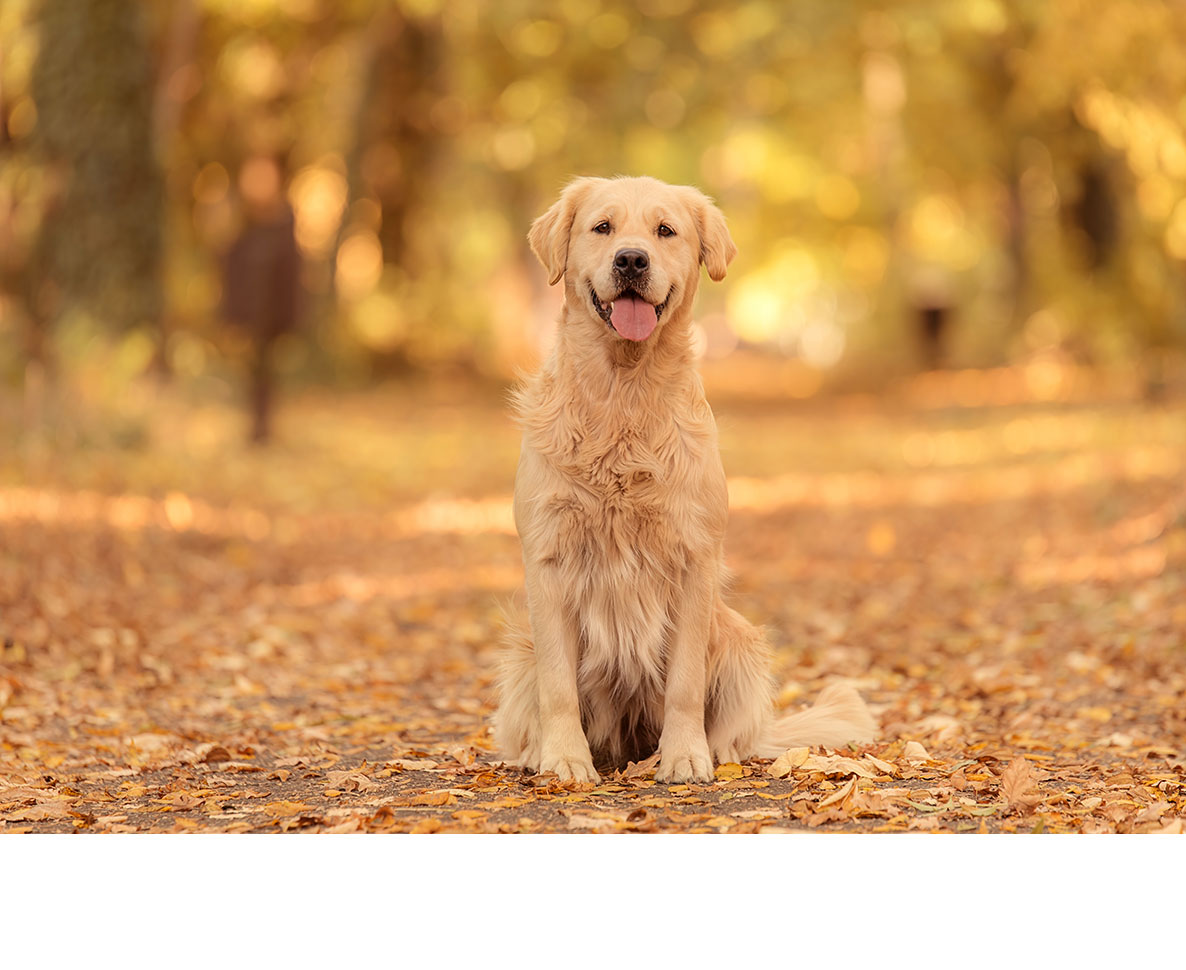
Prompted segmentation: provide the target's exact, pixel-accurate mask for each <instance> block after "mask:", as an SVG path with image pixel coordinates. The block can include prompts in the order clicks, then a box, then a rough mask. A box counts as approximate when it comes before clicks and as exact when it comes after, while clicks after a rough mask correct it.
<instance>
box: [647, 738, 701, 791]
mask: <svg viewBox="0 0 1186 970" xmlns="http://www.w3.org/2000/svg"><path fill="white" fill-rule="evenodd" d="M660 750H661V751H662V748H660ZM655 781H658V782H662V783H664V784H672V783H682V782H686V781H712V755H711V754H710V753H709V751H708V745H707V744H700V745H697V746H695V747H693V748H689V749H678V748H677V749H674V750H672V751H670V752H668V751H662V753H661V754H660V755H659V770H658V771H656V772H655Z"/></svg>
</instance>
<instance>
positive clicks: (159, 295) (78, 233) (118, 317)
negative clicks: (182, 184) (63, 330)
mask: <svg viewBox="0 0 1186 970" xmlns="http://www.w3.org/2000/svg"><path fill="white" fill-rule="evenodd" d="M39 27H40V32H41V46H40V53H39V54H38V58H37V62H36V65H35V66H34V70H33V98H34V101H35V103H36V105H37V129H36V142H35V149H36V151H37V153H38V155H39V156H40V159H41V160H42V161H43V162H44V163H45V164H46V165H47V166H48V167H49V170H50V171H52V172H53V173H54V177H55V189H56V191H55V192H54V193H53V197H52V199H51V201H50V204H49V205H48V209H47V212H46V218H45V221H44V225H43V227H42V232H41V237H40V240H39V242H38V245H37V249H36V256H35V259H34V263H33V266H32V267H31V275H32V277H33V279H32V284H33V286H34V299H33V307H34V310H35V311H36V313H37V314H38V315H39V316H40V317H41V318H42V320H43V321H44V322H45V324H47V325H49V324H52V322H53V321H54V320H55V319H56V318H57V317H58V316H60V315H61V314H62V313H63V312H64V311H66V310H71V309H78V310H82V311H84V312H85V313H86V314H88V315H89V316H90V317H92V318H93V319H94V320H95V321H96V322H97V323H98V324H99V325H101V326H103V327H104V328H106V329H109V330H111V331H113V332H116V333H118V332H121V331H124V330H127V329H131V328H136V327H148V328H151V329H152V331H153V332H154V333H155V334H156V335H157V337H158V339H159V335H160V329H159V328H160V318H161V311H162V304H163V280H162V258H161V257H162V254H161V248H162V235H163V214H164V185H163V178H162V174H161V168H160V164H159V161H158V159H157V156H156V145H155V140H154V132H153V96H154V90H155V86H154V77H153V70H152V56H151V52H150V49H149V40H148V35H147V30H146V25H145V23H144V21H143V18H142V16H141V11H140V7H139V5H138V4H134V3H127V2H126V0H42V3H41V9H40V23H39Z"/></svg>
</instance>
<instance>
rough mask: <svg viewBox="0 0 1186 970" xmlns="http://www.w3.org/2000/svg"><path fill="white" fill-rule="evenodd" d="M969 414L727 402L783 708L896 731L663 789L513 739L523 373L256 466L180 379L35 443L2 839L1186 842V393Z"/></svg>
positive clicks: (361, 409) (14, 521)
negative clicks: (138, 432)
mask: <svg viewBox="0 0 1186 970" xmlns="http://www.w3.org/2000/svg"><path fill="white" fill-rule="evenodd" d="M947 403H948V405H949V406H942V405H943V402H939V403H938V404H936V403H935V402H934V401H926V400H920V399H918V398H911V397H909V396H908V395H906V396H900V397H899V398H896V399H895V400H893V401H891V402H890V403H889V404H888V405H887V404H885V403H882V404H878V405H874V404H872V403H871V402H866V401H861V400H856V399H845V400H841V401H835V402H831V403H826V402H820V403H815V404H810V405H806V404H800V405H788V404H780V405H774V404H770V405H759V404H742V403H739V402H736V401H733V402H730V401H729V400H727V399H726V400H725V402H724V403H720V402H718V404H717V411H718V415H719V417H720V422H721V426H722V442H723V446H724V451H725V460H726V468H727V470H728V471H729V474H730V478H731V482H730V486H731V496H732V504H733V513H732V519H731V530H730V537H729V542H728V546H727V552H728V556H729V561H730V565H731V566H732V568H733V569H734V570H735V572H736V574H737V581H736V584H735V587H734V592H733V597H732V599H733V602H734V603H735V605H737V606H738V608H740V609H741V610H742V611H743V612H744V613H745V614H746V615H747V616H749V617H750V618H751V619H753V620H755V621H757V622H760V623H763V624H766V625H768V627H769V628H770V631H771V639H772V642H773V643H774V645H775V647H776V651H777V670H776V674H777V677H778V680H779V683H780V684H783V685H785V686H784V689H783V691H782V694H781V697H780V703H782V704H783V705H784V706H795V705H798V704H803V703H807V702H809V701H810V700H811V699H812V698H813V697H814V696H815V694H817V693H818V691H819V690H820V689H821V688H822V687H823V686H824V685H826V684H827V683H829V682H830V681H832V680H834V679H837V678H845V679H849V680H851V681H852V682H853V683H855V684H856V685H857V686H858V687H859V689H860V690H861V691H862V692H863V693H864V695H865V696H866V698H867V699H868V700H869V702H870V705H871V707H872V708H873V709H874V711H875V712H876V714H877V716H878V719H879V720H880V722H881V724H882V726H883V739H884V740H883V741H882V742H880V743H878V744H874V745H871V746H869V747H866V748H864V749H859V750H854V751H845V752H824V751H819V750H816V751H811V752H807V751H799V752H791V753H789V756H787V757H784V758H783V759H780V761H779V762H776V763H774V764H771V763H770V762H758V761H755V762H751V763H747V764H745V765H726V766H722V768H721V769H720V771H719V772H718V780H717V782H716V783H715V784H712V785H689V786H671V787H668V786H665V785H658V784H656V783H655V782H654V778H653V770H648V768H647V766H645V765H644V766H636V767H635V768H634V769H632V770H629V771H626V772H620V773H618V775H617V776H613V777H610V778H609V779H608V780H607V781H606V782H605V783H604V784H602V785H601V786H599V787H597V788H590V787H585V788H580V787H572V786H567V787H566V786H560V785H557V784H555V781H554V779H549V778H547V777H542V778H541V777H529V776H525V775H524V774H523V773H522V772H520V771H518V770H516V769H509V768H504V767H502V766H501V765H500V764H499V763H498V762H497V760H496V754H495V752H493V751H492V750H491V748H490V742H489V736H488V730H487V726H488V719H489V715H490V713H491V710H492V707H493V700H494V698H493V693H492V671H493V667H494V661H495V657H496V649H497V640H498V632H499V627H500V604H501V603H505V602H510V601H511V600H512V598H513V596H514V593H515V590H516V589H517V588H518V586H519V584H520V582H521V569H520V565H519V552H518V543H517V540H516V538H515V536H514V533H513V527H512V525H511V521H510V506H509V490H510V485H511V477H512V476H513V473H514V461H515V453H516V441H515V434H514V430H513V428H511V427H510V424H509V421H508V419H507V418H506V415H505V410H504V408H503V406H502V403H501V401H500V399H499V397H498V395H497V394H496V393H492V392H491V393H487V392H480V391H473V390H471V389H463V388H456V387H449V386H444V387H441V388H439V389H437V390H436V391H433V392H421V391H418V392H415V393H413V392H410V391H405V392H389V393H376V394H373V395H369V396H367V397H363V398H354V399H351V400H349V401H337V402H335V401H330V400H328V399H325V398H318V399H314V398H303V399H301V400H299V401H296V402H293V403H292V404H291V405H290V406H289V408H288V410H287V411H286V412H285V415H284V423H283V424H282V427H281V433H282V437H286V438H287V440H290V441H296V440H300V441H301V442H302V443H301V444H299V445H297V444H289V445H281V447H279V448H278V449H276V450H275V451H274V452H272V453H269V454H264V455H259V454H249V453H243V452H242V451H241V450H240V449H239V448H238V446H237V443H236V435H237V429H236V427H235V425H234V416H233V415H232V414H230V413H229V412H223V411H218V410H215V411H213V412H195V411H193V410H186V409H183V408H181V406H180V405H179V404H177V403H176V402H172V403H170V402H167V401H166V402H158V404H157V406H155V408H154V410H153V411H152V412H151V414H152V416H151V417H148V416H143V417H142V418H141V420H143V422H144V428H143V430H144V436H145V438H146V441H147V444H146V445H144V446H142V447H141V449H140V450H129V449H127V448H124V449H122V450H121V449H119V448H118V447H115V446H114V445H111V444H108V443H105V442H104V440H103V439H102V438H101V437H99V438H97V439H95V440H94V441H91V442H90V443H87V442H86V441H84V440H82V438H81V437H78V438H75V439H73V440H72V441H71V442H70V447H69V448H61V447H59V445H60V442H55V441H52V440H41V441H37V440H33V441H27V442H26V444H25V446H24V450H23V451H22V452H21V453H20V454H19V455H17V456H16V457H15V458H13V459H12V460H10V461H9V462H8V463H7V464H4V465H0V476H2V477H0V637H2V641H3V653H2V656H0V832H72V831H82V832H129V831H177V832H184V831H202V832H206V831H232V832H236V831H251V832H260V831H306V832H321V831H342V832H345V831H415V832H436V831H466V832H508V831H510V832H523V831H527V832H541V831H613V832H618V831H634V832H666V831H680V832H689V831H693V832H694V831H706V832H754V831H772V830H773V831H778V830H788V829H818V830H824V831H865V832H873V831H879V832H884V831H910V830H941V831H1034V830H1038V831H1054V832H1112V831H1121V832H1128V831H1181V830H1182V826H1183V822H1184V821H1186V800H1184V799H1186V796H1184V795H1183V785H1184V784H1186V760H1184V756H1186V703H1184V701H1183V698H1184V696H1186V519H1184V518H1183V516H1182V509H1181V506H1180V497H1181V494H1182V482H1183V479H1184V476H1186V403H1184V402H1183V401H1181V400H1176V401H1173V402H1171V404H1169V405H1163V406H1159V407H1157V408H1150V407H1147V406H1144V405H1142V404H1139V403H1135V402H1127V401H1123V400H1121V401H1112V402H1110V403H1100V402H1092V401H1082V400H1080V401H1078V402H1074V403H1062V404H1057V405H1055V404H1035V403H1032V402H1029V403H1026V402H1019V403H1013V404H1008V405H1003V406H996V407H987V406H981V407H969V406H959V404H958V403H957V402H954V401H951V402H947ZM965 403H966V402H965ZM5 413H11V412H10V411H9V412H5ZM298 431H299V434H298V433H296V432H298ZM286 432H287V434H286Z"/></svg>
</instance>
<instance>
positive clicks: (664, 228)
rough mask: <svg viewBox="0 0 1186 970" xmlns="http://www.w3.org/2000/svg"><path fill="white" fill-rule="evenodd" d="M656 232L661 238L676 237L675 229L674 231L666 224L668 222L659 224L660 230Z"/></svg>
mask: <svg viewBox="0 0 1186 970" xmlns="http://www.w3.org/2000/svg"><path fill="white" fill-rule="evenodd" d="M655 231H656V232H657V233H658V234H659V235H660V236H663V237H664V238H666V237H667V236H674V235H675V230H674V229H672V228H671V226H669V225H667V223H666V222H661V223H659V228H658V229H656V230H655Z"/></svg>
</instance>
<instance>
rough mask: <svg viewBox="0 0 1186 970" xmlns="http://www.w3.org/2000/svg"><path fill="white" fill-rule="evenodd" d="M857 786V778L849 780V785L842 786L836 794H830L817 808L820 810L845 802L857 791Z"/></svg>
mask: <svg viewBox="0 0 1186 970" xmlns="http://www.w3.org/2000/svg"><path fill="white" fill-rule="evenodd" d="M856 786H857V780H856V778H850V779H849V780H848V783H847V784H845V785H841V786H840V787H839V788H837V789H836V790H835V791H834V792H832V794H830V795H829V796H828V797H827V798H825V799H823V800H821V801H820V803H819V805H818V806H817V807H818V808H826V807H827V806H829V805H835V804H837V803H838V802H843V801H844V800H845V799H847V798H848V797H849V796H850V795H852V793H853V792H854V791H855V790H856Z"/></svg>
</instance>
